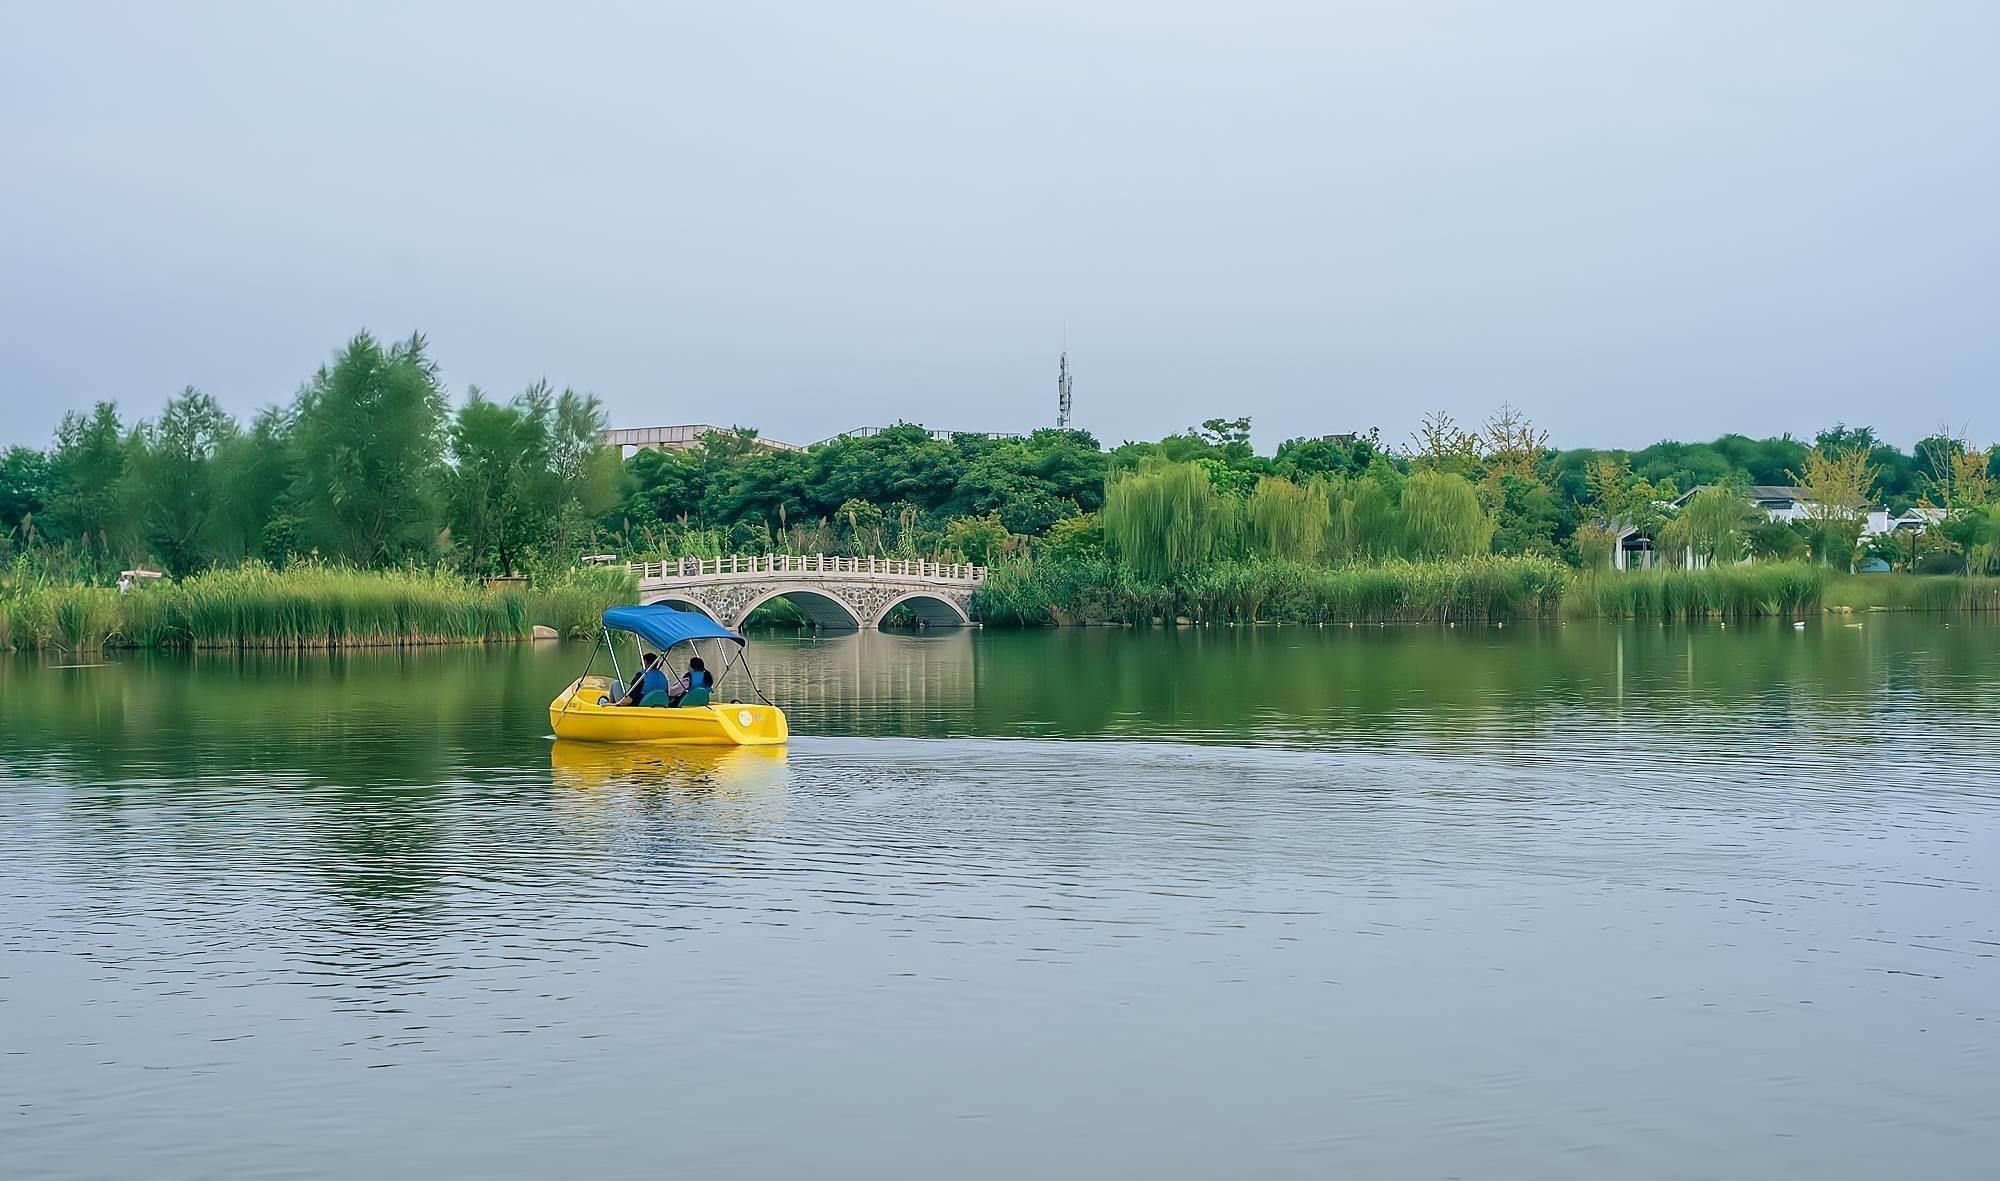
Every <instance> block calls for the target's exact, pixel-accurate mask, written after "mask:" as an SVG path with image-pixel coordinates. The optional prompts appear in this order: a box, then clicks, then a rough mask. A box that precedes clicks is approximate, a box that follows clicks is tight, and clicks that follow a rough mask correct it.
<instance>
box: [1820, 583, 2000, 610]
mask: <svg viewBox="0 0 2000 1181" xmlns="http://www.w3.org/2000/svg"><path fill="white" fill-rule="evenodd" d="M1826 605H1827V606H1828V607H1830V608H1835V609H1846V610H1852V611H2000V578H1974V577H1968V576H1966V575H1963V574H1836V575H1833V576H1832V577H1831V578H1829V579H1828V580H1827V590H1826Z"/></svg>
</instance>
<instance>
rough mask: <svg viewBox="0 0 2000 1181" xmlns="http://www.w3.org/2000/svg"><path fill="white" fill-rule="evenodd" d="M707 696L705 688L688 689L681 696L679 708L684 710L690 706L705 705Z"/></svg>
mask: <svg viewBox="0 0 2000 1181" xmlns="http://www.w3.org/2000/svg"><path fill="white" fill-rule="evenodd" d="M708 696H709V694H708V690H707V689H706V688H701V689H689V690H688V691H687V692H686V693H685V694H683V695H682V696H681V708H683V709H686V708H688V707H690V706H696V705H707V704H708Z"/></svg>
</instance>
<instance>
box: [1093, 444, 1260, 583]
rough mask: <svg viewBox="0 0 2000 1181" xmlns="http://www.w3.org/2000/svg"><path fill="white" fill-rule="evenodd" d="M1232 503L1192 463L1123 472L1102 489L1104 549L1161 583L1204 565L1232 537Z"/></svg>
mask: <svg viewBox="0 0 2000 1181" xmlns="http://www.w3.org/2000/svg"><path fill="white" fill-rule="evenodd" d="M1234 503H1235V502H1232V501H1231V500H1230V499H1229V498H1227V497H1225V496H1224V495H1222V494H1221V493H1220V492H1218V491H1217V490H1216V487H1215V482H1214V481H1213V480H1212V479H1210V478H1209V473H1208V469H1206V468H1204V467H1203V466H1201V465H1200V464H1198V463H1155V464H1153V465H1151V466H1149V467H1147V468H1145V469H1144V470H1141V471H1137V472H1128V473H1126V474H1124V475H1121V476H1118V477H1116V478H1114V479H1113V480H1112V481H1111V483H1110V484H1109V485H1108V486H1107V487H1106V488H1105V493H1104V540H1105V547H1106V549H1107V550H1109V551H1110V553H1111V555H1112V556H1113V557H1115V558H1116V559H1117V560H1118V561H1119V562H1120V563H1121V564H1123V565H1124V566H1125V567H1127V568H1128V569H1130V570H1132V571H1133V572H1134V573H1136V574H1137V575H1139V577H1141V578H1144V579H1147V580H1149V581H1153V582H1165V581H1166V580H1167V579H1168V578H1170V577H1171V576H1173V575H1174V574H1175V573H1177V572H1184V571H1187V570H1190V569H1193V568H1196V567H1200V566H1202V565H1205V564H1206V563H1208V562H1209V560H1210V559H1212V558H1214V557H1215V556H1216V555H1217V554H1218V552H1220V551H1221V550H1223V549H1224V548H1225V547H1226V546H1227V545H1228V544H1230V543H1231V542H1232V541H1233V537H1232V536H1231V535H1232V533H1233V531H1234V527H1235V523H1236V517H1235V512H1234Z"/></svg>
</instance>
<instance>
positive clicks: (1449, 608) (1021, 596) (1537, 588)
mask: <svg viewBox="0 0 2000 1181" xmlns="http://www.w3.org/2000/svg"><path fill="white" fill-rule="evenodd" d="M1565 578H1566V570H1565V568H1564V567H1563V566H1562V565H1561V564H1560V563H1558V562H1553V561H1549V560H1547V559H1542V558H1473V559H1467V560H1463V561H1439V562H1401V561H1398V562H1384V563H1380V564H1375V565H1353V566H1334V567H1326V566H1314V565H1309V564H1305V563H1299V562H1283V561H1268V560H1254V559H1253V560H1246V561H1228V562H1217V563H1213V564H1209V565H1205V566H1201V567H1197V568H1195V569H1192V570H1184V571H1178V572H1176V573H1175V574H1173V575H1172V576H1171V577H1170V578H1168V579H1166V580H1165V581H1158V582H1155V581H1149V580H1145V579H1141V578H1138V577H1136V576H1135V575H1133V574H1132V573H1131V572H1130V571H1128V570H1125V569H1123V568H1121V567H1119V566H1117V565H1115V564H1113V563H1111V562H1107V561H1102V560H1092V561H1083V562H1054V561H1042V562H1038V563H1034V564H1032V565H1029V564H1020V565H1014V566H1007V567H1003V568H1000V569H996V570H995V571H993V573H992V574H991V575H990V577H989V578H988V580H987V582H986V584H985V585H984V586H982V587H981V588H980V590H979V596H978V604H977V606H978V609H979V613H980V618H981V619H982V620H984V621H985V622H986V623H988V624H997V625H1002V626H1005V625H1014V626H1027V627H1035V626H1044V625H1049V624H1067V623H1096V622H1122V623H1145V622H1149V621H1152V620H1161V621H1171V620H1176V619H1186V620H1188V621H1190V622H1193V623H1224V622H1229V623H1250V622H1259V621H1266V622H1283V623H1432V622H1440V623H1441V622H1458V621H1473V620H1488V619H1516V618H1525V617H1534V616H1543V615H1552V614H1554V613H1555V611H1556V609H1557V607H1558V606H1559V604H1560V602H1561V597H1562V590H1563V586H1564V583H1565Z"/></svg>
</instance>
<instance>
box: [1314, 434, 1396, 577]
mask: <svg viewBox="0 0 2000 1181" xmlns="http://www.w3.org/2000/svg"><path fill="white" fill-rule="evenodd" d="M1403 485H1404V477H1403V475H1402V473H1400V472H1398V471H1397V470H1396V468H1395V465H1394V464H1392V463H1390V462H1389V461H1388V459H1387V457H1378V458H1377V460H1376V461H1375V463H1374V464H1373V465H1372V466H1371V467H1370V468H1369V469H1368V471H1367V472H1366V473H1365V474H1363V475H1360V476H1354V477H1349V478H1347V479H1335V480H1332V481H1330V482H1329V483H1328V486H1327V503H1328V506H1329V510H1330V511H1329V515H1330V517H1331V523H1330V527H1329V528H1328V531H1327V546H1326V553H1327V554H1328V555H1329V556H1332V557H1334V558H1338V559H1341V560H1344V561H1364V562H1365V561H1380V560H1382V559H1384V558H1390V557H1394V556H1395V555H1397V554H1399V553H1401V552H1402V549H1403V540H1404V539H1403V520H1402V515H1401V512H1400V511H1399V509H1398V507H1397V502H1398V501H1399V500H1401V498H1402V494H1403Z"/></svg>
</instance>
